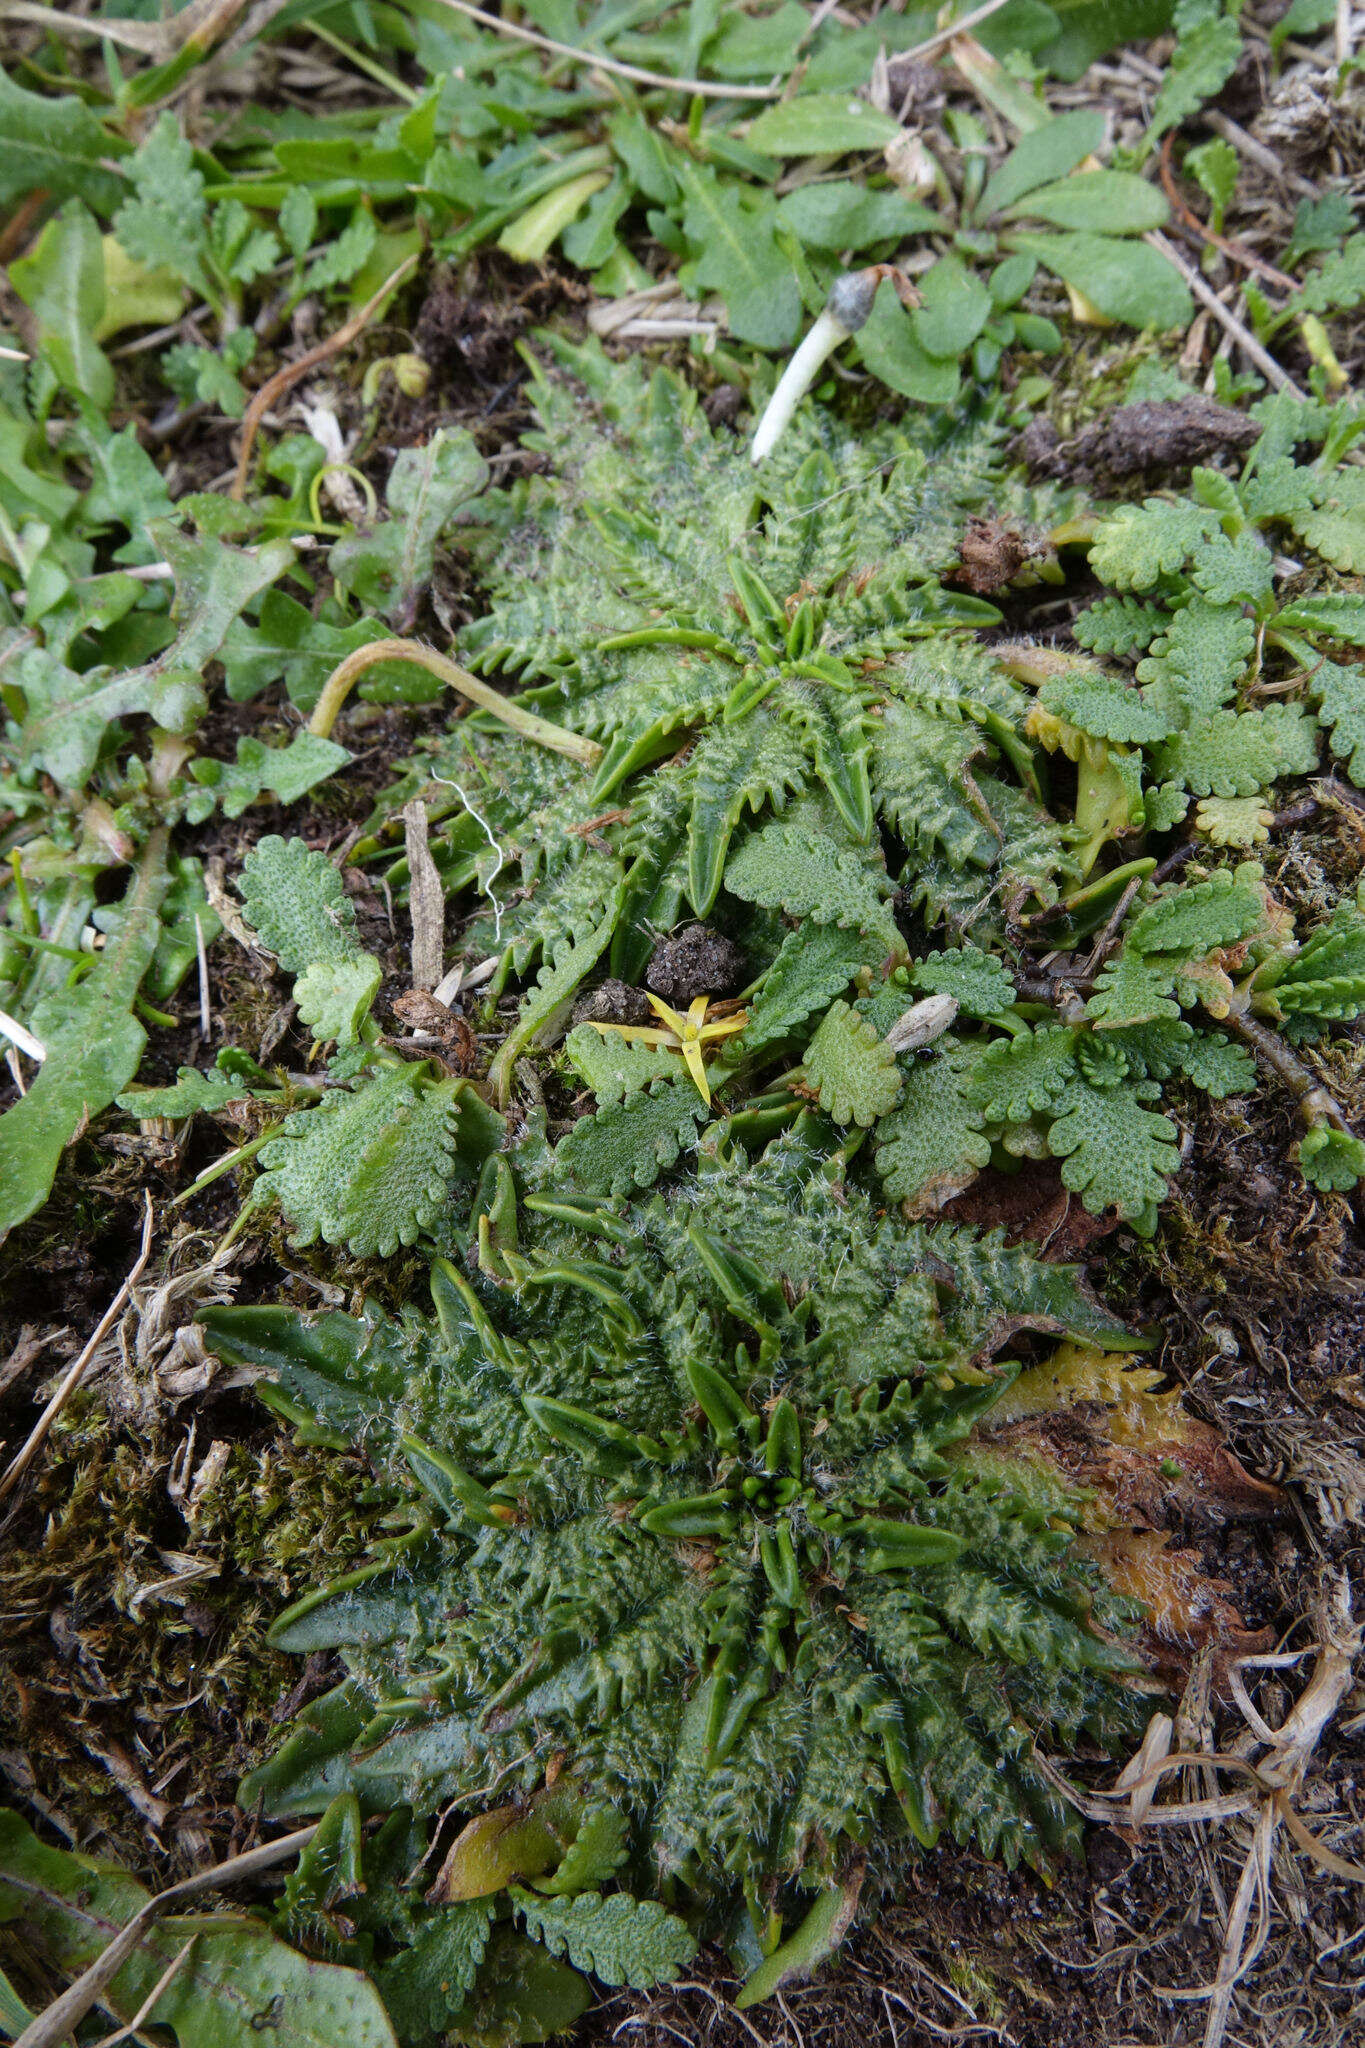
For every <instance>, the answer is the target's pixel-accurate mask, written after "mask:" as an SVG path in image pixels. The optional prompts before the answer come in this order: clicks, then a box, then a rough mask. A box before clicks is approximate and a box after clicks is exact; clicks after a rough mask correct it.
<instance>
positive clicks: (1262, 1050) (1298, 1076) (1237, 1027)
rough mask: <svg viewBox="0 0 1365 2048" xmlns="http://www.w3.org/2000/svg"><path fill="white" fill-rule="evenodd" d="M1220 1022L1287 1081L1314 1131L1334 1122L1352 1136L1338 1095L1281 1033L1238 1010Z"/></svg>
mask: <svg viewBox="0 0 1365 2048" xmlns="http://www.w3.org/2000/svg"><path fill="white" fill-rule="evenodd" d="M1216 1022H1218V1023H1219V1024H1221V1025H1222V1027H1223V1029H1224V1030H1225V1031H1230V1032H1231V1033H1232V1034H1233V1036H1234V1037H1235V1038H1240V1039H1241V1041H1242V1043H1243V1044H1244V1045H1248V1046H1250V1048H1251V1050H1252V1052H1254V1053H1255V1055H1256V1057H1257V1059H1258V1060H1259V1061H1260V1062H1261V1065H1262V1066H1264V1067H1269V1069H1270V1071H1271V1073H1272V1074H1274V1075H1276V1076H1277V1078H1278V1079H1279V1080H1281V1081H1283V1082H1284V1085H1285V1087H1286V1088H1287V1089H1288V1090H1289V1092H1290V1094H1291V1095H1292V1096H1293V1097H1294V1100H1295V1102H1296V1104H1297V1105H1298V1111H1299V1115H1300V1116H1301V1117H1302V1118H1303V1121H1304V1122H1305V1123H1306V1124H1307V1126H1308V1128H1309V1130H1310V1131H1311V1130H1314V1129H1316V1127H1317V1126H1318V1125H1319V1124H1331V1125H1332V1127H1333V1129H1335V1130H1338V1131H1344V1132H1345V1133H1346V1134H1347V1136H1348V1137H1349V1136H1351V1135H1352V1133H1351V1126H1350V1124H1349V1123H1348V1121H1347V1118H1346V1112H1345V1110H1344V1109H1343V1108H1342V1106H1341V1104H1340V1103H1339V1102H1338V1101H1337V1099H1336V1097H1335V1096H1334V1095H1331V1094H1329V1093H1328V1091H1327V1089H1326V1088H1324V1087H1323V1085H1322V1083H1321V1081H1319V1079H1318V1077H1317V1075H1316V1074H1315V1073H1313V1071H1312V1069H1311V1068H1309V1067H1306V1066H1305V1065H1304V1063H1303V1061H1302V1060H1301V1059H1297V1058H1296V1057H1295V1055H1294V1054H1293V1053H1292V1052H1291V1051H1290V1049H1289V1047H1288V1046H1287V1045H1286V1044H1285V1042H1284V1040H1283V1039H1282V1038H1281V1037H1280V1035H1279V1033H1278V1032H1275V1031H1272V1030H1271V1029H1270V1027H1269V1026H1268V1025H1266V1024H1262V1023H1260V1022H1259V1021H1258V1019H1257V1018H1255V1017H1250V1016H1247V1015H1246V1014H1245V1012H1238V1011H1236V1010H1229V1012H1228V1014H1227V1015H1226V1016H1225V1017H1219V1018H1217V1019H1216Z"/></svg>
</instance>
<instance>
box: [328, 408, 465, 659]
mask: <svg viewBox="0 0 1365 2048" xmlns="http://www.w3.org/2000/svg"><path fill="white" fill-rule="evenodd" d="M487 480H488V466H487V464H486V463H485V462H484V459H483V457H482V456H481V455H480V454H479V451H478V449H477V448H476V446H475V445H474V439H473V436H472V435H470V434H468V433H466V432H465V431H464V430H463V429H459V430H458V431H454V432H452V431H451V430H449V429H448V428H445V427H439V428H438V429H437V430H436V432H435V433H434V434H433V435H432V437H431V439H430V440H429V441H428V442H427V443H426V446H425V447H423V448H404V449H401V450H400V451H399V454H398V459H397V461H396V462H395V463H394V465H393V469H392V471H391V472H390V475H389V482H388V489H387V493H386V503H387V505H388V509H389V512H390V514H391V515H392V516H391V517H390V518H388V519H386V520H383V521H381V522H380V524H379V525H378V526H376V527H374V528H372V529H371V531H370V532H369V533H364V534H356V535H354V536H352V537H351V538H348V539H346V540H339V541H338V542H337V544H336V546H335V547H334V548H333V549H332V551H331V553H330V554H329V555H328V557H327V565H328V567H329V568H330V569H331V571H332V574H333V575H334V576H335V577H336V579H337V581H338V583H340V584H342V585H344V587H345V588H346V589H347V590H352V591H354V592H355V595H356V596H357V597H358V598H359V599H360V602H361V603H362V604H364V605H367V606H370V607H372V608H373V609H374V610H375V611H377V612H381V613H383V615H384V617H385V618H387V619H388V620H389V622H390V623H391V624H400V625H401V624H403V623H407V622H410V620H411V616H412V612H413V608H414V606H415V604H416V600H417V593H418V591H419V590H421V589H422V587H423V586H424V585H425V584H427V583H429V582H430V581H431V574H432V569H433V566H434V564H435V558H436V542H437V540H438V539H439V537H440V534H441V531H442V529H443V528H444V527H445V526H446V525H448V523H449V522H450V520H451V519H453V518H454V516H455V514H456V512H457V511H458V510H459V508H460V507H461V506H462V505H464V504H466V503H467V502H468V501H469V500H470V499H471V498H473V497H476V496H477V495H478V493H479V492H480V491H481V490H482V489H483V487H484V484H485V483H486V482H487Z"/></svg>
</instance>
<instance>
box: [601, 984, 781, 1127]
mask: <svg viewBox="0 0 1365 2048" xmlns="http://www.w3.org/2000/svg"><path fill="white" fill-rule="evenodd" d="M649 1006H650V1008H651V1009H652V1010H653V1012H654V1014H655V1016H656V1017H661V1018H662V1019H663V1023H662V1024H661V1025H659V1024H599V1023H598V1022H597V1020H596V1018H592V1019H590V1020H589V1021H590V1022H591V1023H592V1028H593V1030H594V1031H614V1032H615V1033H616V1035H617V1037H618V1038H629V1039H631V1040H632V1041H633V1042H634V1043H635V1044H636V1045H654V1046H658V1047H660V1048H661V1049H662V1050H663V1051H665V1052H680V1053H681V1054H682V1056H683V1058H684V1060H685V1061H686V1062H687V1071H688V1073H689V1074H690V1075H691V1076H692V1079H693V1080H694V1081H695V1082H696V1084H697V1088H698V1091H699V1093H700V1095H701V1099H702V1101H703V1102H704V1103H706V1104H707V1106H708V1107H709V1106H710V1102H711V1085H710V1083H709V1082H708V1080H707V1078H706V1064H705V1061H704V1059H703V1057H702V1047H703V1046H705V1045H708V1044H710V1043H711V1041H712V1040H713V1039H717V1038H733V1037H734V1035H735V1033H736V1032H737V1031H742V1030H743V1029H744V1027H745V1025H746V1024H747V1023H748V1021H749V1013H748V1011H747V1010H736V1012H735V1014H734V1015H733V1017H716V1018H714V1019H713V1020H712V1022H711V1023H709V1024H708V1023H707V1021H706V1012H707V1011H708V1009H709V1008H710V1007H711V998H710V996H698V997H697V999H696V1001H695V1002H694V1003H693V1004H691V1006H690V1007H689V1009H688V1012H687V1015H686V1016H685V1017H684V1016H682V1015H681V1014H680V1013H679V1012H678V1011H677V1010H672V1009H670V1008H669V1006H668V1004H667V1003H665V1002H663V1001H662V1000H661V999H660V998H659V997H658V996H650V998H649Z"/></svg>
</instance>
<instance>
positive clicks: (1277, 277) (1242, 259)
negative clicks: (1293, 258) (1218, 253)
mask: <svg viewBox="0 0 1365 2048" xmlns="http://www.w3.org/2000/svg"><path fill="white" fill-rule="evenodd" d="M1174 140H1175V137H1174V135H1173V134H1171V132H1170V131H1169V130H1168V131H1167V133H1166V135H1165V137H1164V138H1163V140H1162V144H1161V165H1160V168H1161V183H1162V186H1163V188H1164V189H1165V193H1166V197H1167V198H1168V199H1169V200H1170V202H1171V205H1172V206H1173V207H1174V209H1175V211H1176V213H1178V214H1179V216H1180V218H1181V220H1183V221H1184V223H1185V225H1186V226H1187V227H1189V228H1191V229H1193V231H1194V233H1195V234H1196V235H1198V236H1199V237H1200V239H1201V240H1202V241H1205V242H1208V243H1210V244H1211V245H1212V247H1213V248H1215V249H1221V250H1222V252H1223V254H1224V255H1225V256H1229V257H1231V259H1232V261H1233V262H1234V263H1240V264H1241V266H1242V268H1243V270H1254V271H1255V272H1256V275H1257V276H1258V277H1263V278H1265V279H1266V281H1267V283H1269V284H1273V285H1278V287H1279V289H1280V290H1281V291H1285V292H1296V291H1297V290H1298V288H1299V287H1298V285H1297V284H1296V282H1295V281H1294V279H1293V278H1292V277H1286V276H1285V274H1284V272H1283V271H1282V270H1277V269H1276V268H1275V266H1274V264H1273V263H1267V262H1266V261H1265V259H1264V258H1263V257H1260V256H1257V255H1254V254H1253V252H1252V251H1251V250H1250V249H1246V248H1243V246H1242V244H1241V243H1240V242H1232V241H1229V240H1228V238H1227V236H1226V235H1220V234H1219V233H1218V232H1217V231H1216V230H1215V229H1214V228H1211V227H1210V226H1209V225H1208V222H1207V221H1202V220H1200V218H1199V215H1198V214H1197V213H1196V212H1195V211H1194V209H1193V207H1190V206H1187V205H1186V204H1185V201H1184V200H1183V199H1182V198H1181V196H1180V190H1179V187H1178V186H1177V184H1176V182H1175V171H1174V168H1173V166H1172V163H1171V144H1172V143H1173V142H1174Z"/></svg>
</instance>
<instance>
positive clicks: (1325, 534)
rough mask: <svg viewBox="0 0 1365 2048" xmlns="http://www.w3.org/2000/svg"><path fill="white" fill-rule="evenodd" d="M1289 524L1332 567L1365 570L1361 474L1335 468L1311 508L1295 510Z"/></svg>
mask: <svg viewBox="0 0 1365 2048" xmlns="http://www.w3.org/2000/svg"><path fill="white" fill-rule="evenodd" d="M1291 523H1292V525H1293V528H1294V531H1295V533H1296V534H1297V535H1298V536H1299V539H1300V540H1302V541H1306V542H1307V543H1308V545H1309V547H1310V548H1313V549H1314V550H1316V552H1317V553H1318V554H1320V555H1321V556H1322V557H1323V559H1324V560H1325V561H1328V562H1330V563H1331V564H1332V567H1333V568H1334V569H1340V570H1341V571H1342V572H1343V573H1344V574H1346V575H1348V576H1359V575H1360V574H1361V573H1362V571H1365V473H1362V472H1361V471H1360V470H1358V469H1338V470H1335V471H1334V472H1333V474H1332V476H1331V479H1330V481H1329V482H1328V483H1327V485H1326V488H1325V490H1324V493H1323V498H1322V503H1321V505H1320V506H1318V507H1316V508H1315V509H1314V510H1312V511H1309V510H1306V509H1305V510H1303V511H1299V512H1296V513H1295V514H1294V516H1293V519H1292V522H1291Z"/></svg>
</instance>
